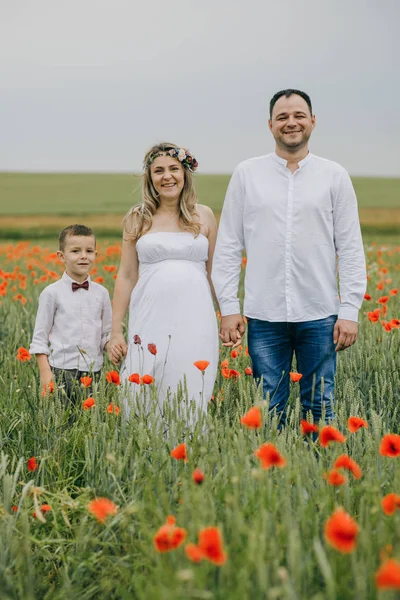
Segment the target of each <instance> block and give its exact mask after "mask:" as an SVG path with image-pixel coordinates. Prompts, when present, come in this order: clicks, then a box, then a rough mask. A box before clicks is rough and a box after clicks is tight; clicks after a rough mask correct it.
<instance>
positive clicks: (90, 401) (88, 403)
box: [82, 398, 96, 410]
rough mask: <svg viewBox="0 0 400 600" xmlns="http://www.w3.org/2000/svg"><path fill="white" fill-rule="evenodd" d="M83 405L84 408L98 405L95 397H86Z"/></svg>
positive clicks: (87, 408)
mask: <svg viewBox="0 0 400 600" xmlns="http://www.w3.org/2000/svg"><path fill="white" fill-rule="evenodd" d="M82 406H83V410H89V408H93V406H96V404H95V401H94V398H86V400H84V401H83V402H82Z"/></svg>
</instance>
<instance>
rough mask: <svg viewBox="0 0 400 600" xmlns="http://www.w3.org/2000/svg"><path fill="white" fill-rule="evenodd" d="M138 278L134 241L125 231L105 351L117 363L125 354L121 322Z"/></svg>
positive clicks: (126, 347) (126, 349) (125, 345)
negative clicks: (109, 334)
mask: <svg viewBox="0 0 400 600" xmlns="http://www.w3.org/2000/svg"><path fill="white" fill-rule="evenodd" d="M138 279H139V262H138V257H137V252H136V242H134V241H131V240H129V239H128V238H127V236H126V234H125V232H124V237H123V240H122V252H121V262H120V266H119V270H118V274H117V278H116V280H115V288H114V298H113V303H112V309H113V312H112V324H111V336H110V342H109V344H108V345H107V352H108V356H109V358H110V360H111V361H112V362H113V363H115V364H117V363H119V362H120V360H121V358H122V357H123V356H125V355H126V353H127V351H128V346H127V344H126V341H125V338H124V335H123V332H122V324H123V321H124V318H125V314H126V311H127V308H128V305H129V300H130V297H131V294H132V290H133V288H134V287H135V285H136V283H137V280H138Z"/></svg>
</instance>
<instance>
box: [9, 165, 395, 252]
mask: <svg viewBox="0 0 400 600" xmlns="http://www.w3.org/2000/svg"><path fill="white" fill-rule="evenodd" d="M229 178H230V176H229V175H196V176H195V183H196V190H197V195H198V198H199V201H200V202H201V203H203V204H207V205H208V206H210V207H211V208H212V209H213V210H214V212H215V214H216V215H217V217H218V216H219V214H220V211H221V208H222V204H223V201H224V197H225V192H226V188H227V185H228V182H229ZM353 182H354V186H355V189H356V192H357V196H358V200H359V209H360V221H361V226H362V229H363V233H364V234H368V235H372V236H376V235H385V236H387V235H391V236H395V237H396V236H398V235H400V179H383V178H362V177H355V178H354V179H353ZM140 185H141V180H140V176H138V175H134V174H116V173H114V174H110V173H108V174H107V173H97V174H94V173H81V174H77V173H75V174H68V173H67V174H66V173H64V174H56V173H53V174H50V173H46V174H39V173H36V174H32V173H30V174H29V173H0V232H1V234H0V237H1V239H3V240H4V239H7V238H8V239H26V238H30V239H35V238H36V239H43V238H46V237H53V236H56V235H57V234H58V232H59V231H60V230H61V229H62V228H63V227H65V226H67V225H69V224H71V222H83V223H85V224H87V225H89V226H90V227H92V228H93V229H94V230H95V231H96V234H97V236H98V237H102V236H103V237H104V236H106V237H109V236H120V234H121V228H122V225H121V223H122V218H123V216H124V215H125V214H126V212H127V211H128V210H129V208H130V207H131V206H132V205H133V204H136V203H137V202H139V201H140Z"/></svg>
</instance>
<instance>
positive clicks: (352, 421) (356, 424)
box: [347, 417, 368, 433]
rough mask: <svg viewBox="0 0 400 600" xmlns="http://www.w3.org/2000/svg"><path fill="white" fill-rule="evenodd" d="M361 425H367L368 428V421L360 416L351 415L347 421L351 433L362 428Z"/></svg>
mask: <svg viewBox="0 0 400 600" xmlns="http://www.w3.org/2000/svg"><path fill="white" fill-rule="evenodd" d="M360 427H365V428H367V429H368V423H367V421H364V419H360V417H349V419H348V421H347V429H348V430H349V431H350V433H355V432H356V431H358V430H359V429H360Z"/></svg>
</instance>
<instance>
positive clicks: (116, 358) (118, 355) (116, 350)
mask: <svg viewBox="0 0 400 600" xmlns="http://www.w3.org/2000/svg"><path fill="white" fill-rule="evenodd" d="M127 352H128V346H127V345H126V342H125V338H124V336H123V335H122V333H119V334H117V335H113V336H112V337H111V339H110V341H109V342H108V344H107V355H108V358H109V359H110V360H111V362H112V363H114V364H115V365H118V364H119V363H120V362H121V360H122V359H123V358H124V356H126V353H127Z"/></svg>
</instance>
